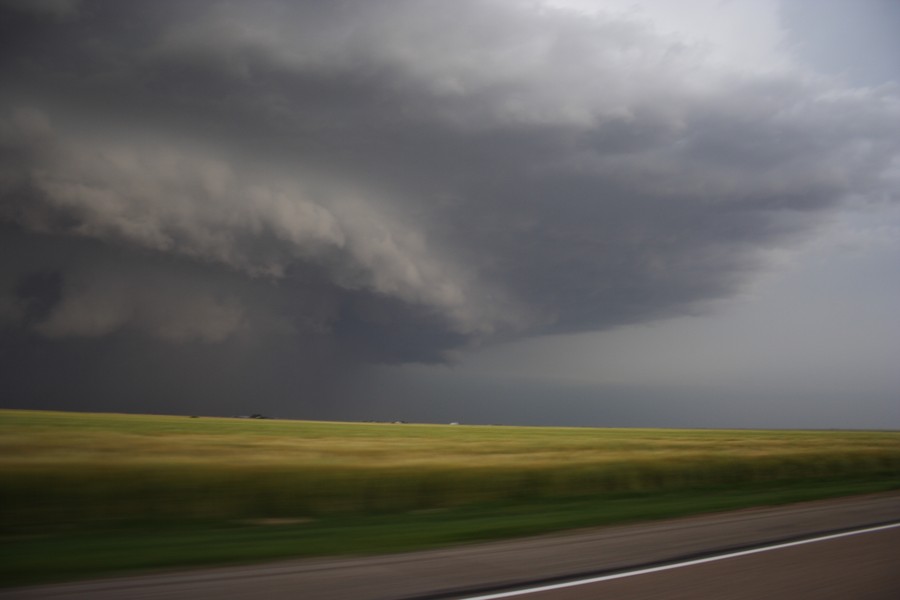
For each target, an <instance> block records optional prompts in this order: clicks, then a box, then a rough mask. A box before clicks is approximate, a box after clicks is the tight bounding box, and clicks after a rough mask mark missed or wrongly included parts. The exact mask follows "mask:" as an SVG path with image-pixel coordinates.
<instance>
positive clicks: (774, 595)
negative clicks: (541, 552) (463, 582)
mask: <svg viewBox="0 0 900 600" xmlns="http://www.w3.org/2000/svg"><path fill="white" fill-rule="evenodd" d="M898 597H900V524H897V525H896V526H895V527H893V528H890V529H883V528H878V529H877V530H874V531H872V530H864V531H862V532H859V533H854V534H848V535H842V536H841V537H837V538H834V537H831V536H829V537H828V538H826V539H821V538H820V539H815V540H813V541H809V542H800V543H799V544H797V545H793V544H791V545H789V546H787V547H784V545H778V546H775V547H770V548H766V547H764V548H757V549H754V550H752V551H750V552H736V553H731V554H726V555H720V556H714V557H708V558H705V559H700V560H691V561H687V562H682V563H674V564H669V565H665V566H659V567H651V568H648V569H641V570H638V571H632V572H625V573H618V574H612V575H607V576H598V577H596V578H594V580H593V581H592V580H587V581H585V580H581V581H577V580H576V581H569V582H565V583H558V584H550V585H544V586H538V587H536V588H526V589H522V590H516V591H511V592H501V593H494V594H486V595H480V596H476V597H468V598H467V599H466V600H500V599H514V598H515V599H520V600H589V599H590V600H595V599H597V598H615V599H616V600H645V599H647V598H666V599H668V600H704V599H710V598H715V599H727V600H751V599H759V598H765V599H766V600H781V599H784V600H795V599H797V598H802V599H803V600H847V599H848V598H853V599H854V600H896V599H897V598H898Z"/></svg>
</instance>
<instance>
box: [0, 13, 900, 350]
mask: <svg viewBox="0 0 900 600" xmlns="http://www.w3.org/2000/svg"><path fill="white" fill-rule="evenodd" d="M2 6H3V13H4V14H3V18H2V21H0V27H2V29H3V30H2V32H0V34H2V35H0V39H3V40H4V41H3V42H2V44H3V52H2V55H3V58H2V59H0V61H2V62H0V68H2V78H3V81H4V86H3V87H4V91H3V92H2V93H0V156H2V165H0V194H2V204H0V218H2V219H3V221H4V222H5V223H6V225H5V226H6V227H7V230H6V231H8V232H12V231H15V235H12V236H9V241H8V242H7V243H6V245H7V248H8V249H9V252H10V253H11V254H10V255H13V254H18V255H21V254H23V253H24V252H26V251H27V252H28V253H29V257H28V258H27V259H22V260H16V259H9V258H7V260H4V261H3V263H4V269H5V272H4V274H3V277H2V278H0V319H2V320H3V322H5V323H7V326H9V327H19V328H22V327H24V328H27V329H28V330H30V331H31V332H33V334H34V335H38V336H44V337H45V338H51V339H53V340H66V339H71V338H86V337H90V338H94V339H96V340H102V339H105V338H106V337H109V336H122V335H126V336H130V335H144V336H147V337H149V338H152V339H157V340H163V341H169V342H179V343H200V344H203V343H206V344H207V345H209V344H213V345H214V344H217V343H224V342H226V341H227V342H228V343H239V342H240V340H245V339H246V338H248V336H257V337H263V338H266V339H278V340H282V341H279V342H278V344H283V343H286V342H284V340H287V339H290V340H295V343H297V344H300V345H306V346H309V347H317V348H323V349H324V350H322V354H323V355H328V356H331V357H334V356H341V357H345V359H347V360H352V361H364V362H397V361H433V360H440V359H441V358H442V357H443V356H444V355H445V353H446V352H447V351H450V350H453V349H455V348H461V347H465V346H466V345H468V344H477V343H484V342H487V341H490V340H495V339H506V338H509V337H517V336H527V335H538V334H542V333H548V332H561V331H587V330H595V329H602V328H608V327H612V326H616V325H620V324H624V323H632V322H640V321H646V320H650V319H656V318H661V317H665V316H671V315H676V314H684V313H689V312H695V311H698V310H702V309H703V307H704V306H705V304H706V303H707V302H709V301H711V300H716V299H719V298H723V297H727V296H728V295H729V294H732V293H734V292H735V291H736V290H738V289H739V287H740V286H741V285H742V284H743V283H744V282H746V281H747V278H748V277H749V276H750V275H751V274H752V273H754V272H756V271H757V270H759V269H760V268H762V267H764V266H765V256H764V251H765V250H767V249H769V248H771V247H773V246H778V245H781V244H788V243H790V242H792V241H793V240H795V239H796V238H798V236H802V235H805V234H806V233H808V232H809V231H810V230H811V228H812V227H814V226H815V224H816V223H817V222H818V220H819V219H821V218H822V217H823V216H825V215H827V213H828V210H829V209H832V208H834V207H835V206H837V205H839V204H840V203H842V202H846V201H850V200H853V199H856V200H860V199H865V198H876V199H883V198H890V197H891V194H896V188H895V187H893V188H892V186H894V184H892V183H891V182H892V181H895V179H893V178H896V176H897V175H896V170H897V163H896V160H897V156H898V152H900V135H898V131H897V126H896V123H898V122H900V104H898V98H897V95H896V94H895V93H894V92H892V91H891V90H889V89H882V90H878V89H867V90H848V89H842V88H840V87H837V84H833V83H831V82H829V81H827V80H824V79H821V78H817V77H815V76H813V75H811V74H808V73H804V72H802V71H801V70H799V69H791V68H778V69H775V68H773V69H766V68H757V67H750V66H748V65H739V64H732V65H729V64H718V63H715V62H714V61H712V60H710V57H709V56H708V54H706V53H705V52H706V51H705V50H704V49H703V48H700V47H694V46H691V45H690V44H687V43H685V42H684V41H682V40H679V39H677V38H674V37H671V38H669V37H664V36H661V35H659V34H656V33H654V31H653V29H652V28H650V27H648V26H647V25H645V24H643V23H641V22H639V21H635V20H629V19H626V18H623V17H616V16H610V15H604V14H599V15H597V16H594V17H590V16H585V15H584V14H577V13H574V12H567V11H566V10H563V9H554V8H550V7H546V6H540V5H537V4H529V3H512V2H454V3H447V2H421V1H417V2H401V1H395V2H358V3H357V2H332V3H317V2H309V3H303V2H254V3H250V2H247V3H225V2H199V1H198V2H145V3H131V2H130V3H122V2H89V1H85V2H80V3H76V2H46V3H39V4H32V3H18V2H4V3H3V4H2ZM892 161H895V162H894V163H893V166H892ZM892 169H893V171H892ZM45 246H46V247H47V248H55V249H56V250H57V251H56V252H55V253H54V252H53V251H51V250H48V249H46V248H45V249H44V250H42V252H43V253H44V254H46V255H47V256H46V259H45V260H42V261H38V260H36V259H34V258H33V257H31V255H33V254H35V252H36V250H35V249H36V248H44V247H45ZM86 248H87V249H86ZM10 255H8V256H10ZM17 335H18V334H17ZM98 343H100V342H98ZM314 353H315V352H314ZM348 357H349V358H348ZM341 360H343V359H341ZM301 362H302V361H301Z"/></svg>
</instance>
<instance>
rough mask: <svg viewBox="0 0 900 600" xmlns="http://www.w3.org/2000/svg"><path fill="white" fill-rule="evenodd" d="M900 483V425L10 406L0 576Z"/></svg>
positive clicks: (333, 546)
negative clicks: (781, 426)
mask: <svg viewBox="0 0 900 600" xmlns="http://www.w3.org/2000/svg"><path fill="white" fill-rule="evenodd" d="M898 488H900V432H890V431H883V432H875V431H868V432H863V431H745V430H659V429H598V428H549V427H548V428H539V427H495V426H450V425H413V424H396V425H395V424H378V423H330V422H308V421H281V420H250V419H223V418H206V417H202V418H188V417H186V416H150V415H119V414H84V413H62V412H43V411H17V410H2V411H0V499H2V532H3V540H2V541H3V546H2V549H3V551H4V552H5V553H7V554H8V556H7V559H8V560H7V561H6V562H7V567H6V568H5V569H2V570H0V582H5V583H6V584H7V585H8V584H10V583H17V582H30V581H38V580H44V579H49V580H54V579H65V578H71V577H78V576H85V575H91V574H96V573H101V572H104V571H106V570H115V569H134V568H145V567H153V566H172V565H180V564H200V563H209V562H218V561H234V560H260V559H264V558H271V557H275V556H288V555H317V554H340V553H359V552H373V551H378V550H381V551H392V550H408V549H413V548H419V547H430V546H434V545H440V544H446V543H454V542H461V541H468V540H474V539H484V538H490V537H503V536H508V535H521V534H530V533H537V532H541V531H548V530H553V529H558V528H565V527H580V526H586V525H592V524H602V523H609V522H617V521H622V520H635V519H641V518H659V517H664V516H669V515H680V514H689V513H692V512H700V511H708V510H721V509H724V508H735V507H740V506H749V505H754V504H765V503H776V502H785V501H794V500H802V499H812V498H816V497H826V496H833V495H840V494H849V493H860V492H866V491H875V490H884V489H898Z"/></svg>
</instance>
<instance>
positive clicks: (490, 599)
mask: <svg viewBox="0 0 900 600" xmlns="http://www.w3.org/2000/svg"><path fill="white" fill-rule="evenodd" d="M897 527H900V523H891V524H889V525H879V526H878V527H867V528H866V529H856V530H854V531H845V532H843V533H832V534H830V535H823V536H821V537H815V538H809V539H806V540H799V541H796V542H783V543H780V544H774V545H772V546H763V547H761V548H753V549H752V550H739V551H737V552H729V553H727V554H718V555H716V556H708V557H706V558H697V559H693V560H687V561H684V562H679V563H672V564H668V565H662V566H658V567H648V568H646V569H636V570H634V571H624V572H622V573H613V574H611V575H599V576H597V577H588V578H587V579H577V580H575V581H566V582H564V583H553V584H549V585H541V586H537V587H533V588H525V589H521V590H514V591H511V592H498V593H496V594H486V595H484V596H467V597H466V598H465V600H494V599H495V598H512V597H513V596H524V595H525V594H535V593H537V592H550V591H553V590H560V589H563V588H569V587H575V586H579V585H588V584H590V583H600V582H601V581H611V580H613V579H622V578H624V577H634V576H635V575H646V574H647V573H658V572H660V571H668V570H670V569H680V568H682V567H690V566H693V565H702V564H704V563H710V562H715V561H717V560H725V559H726V558H735V557H737V556H747V555H748V554H759V553H760V552H769V551H770V550H779V549H781V548H790V547H791V546H802V545H803V544H812V543H814V542H824V541H827V540H835V539H837V538H842V537H849V536H851V535H861V534H863V533H872V532H874V531H883V530H885V529H894V528H897Z"/></svg>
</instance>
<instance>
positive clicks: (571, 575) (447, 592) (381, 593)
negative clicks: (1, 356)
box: [0, 492, 900, 600]
mask: <svg viewBox="0 0 900 600" xmlns="http://www.w3.org/2000/svg"><path fill="white" fill-rule="evenodd" d="M898 522H900V492H895V493H886V494H874V495H868V496H860V497H854V498H846V499H840V500H827V501H818V502H809V503H802V504H795V505H790V506H785V507H776V508H760V509H748V510H741V511H734V512H728V513H719V514H714V515H703V516H697V517H690V518H682V519H675V520H671V521H662V522H654V523H643V524H635V525H626V526H616V527H606V528H599V529H593V530H582V531H577V532H571V533H564V534H557V535H549V536H540V537H535V538H529V539H525V540H511V541H504V542H493V543H489V544H480V545H474V546H460V547H456V548H449V549H443V550H434V551H427V552H416V553H407V554H398V555H391V556H382V557H368V558H343V559H315V560H293V561H281V562H277V563H268V564H265V565H255V566H244V567H230V568H228V567H221V568H215V569H201V570H190V571H180V572H174V573H162V574H158V575H145V576H139V577H128V578H115V579H107V580H97V581H88V582H81V583H72V584H62V585H52V586H41V587H31V588H20V589H13V590H6V591H5V592H0V600H12V599H16V600H19V599H21V600H36V599H41V600H44V599H46V600H57V599H58V600H120V599H125V598H127V599H129V600H159V599H167V600H182V599H183V600H198V599H201V598H216V599H222V600H241V599H245V598H253V599H264V600H288V599H290V600H296V599H301V598H302V599H303V600H398V599H403V600H413V599H415V600H439V599H455V598H474V597H479V596H481V597H482V598H485V597H488V596H490V594H492V593H495V592H502V591H505V590H512V589H516V588H521V587H525V586H527V585H537V586H540V585H547V584H553V583H559V582H564V581H571V580H573V579H578V578H586V577H597V576H601V575H604V574H610V573H617V572H622V571H628V570H633V569H637V568H642V567H647V566H658V565H663V564H669V563H673V562H676V561H681V560H690V559H697V558H700V557H709V556H713V555H720V554H725V553H729V552H736V551H741V550H745V549H748V548H759V547H761V546H765V545H772V544H777V543H784V542H789V541H797V540H801V539H808V538H811V537H816V536H818V535H822V534H826V533H836V532H840V531H847V530H851V529H860V528H864V527H867V526H873V525H881V524H886V523H898ZM898 573H900V538H898V529H896V528H895V529H890V530H884V531H883V532H872V533H867V534H860V535H856V536H849V537H842V538H836V539H834V540H826V541H821V542H816V543H809V544H804V545H798V546H791V547H788V548H783V549H778V550H772V551H768V552H760V553H758V554H753V555H746V556H744V557H734V558H730V559H725V560H720V561H716V562H711V563H704V564H700V565H695V566H692V567H684V568H679V569H671V570H669V571H660V572H654V573H647V574H644V575H639V576H633V577H628V578H623V579H616V580H612V581H607V582H603V583H598V584H592V585H591V586H577V587H571V588H564V589H555V590H552V591H549V592H546V593H533V594H528V595H521V596H517V598H521V599H522V600H538V599H541V600H543V599H546V598H554V599H556V598H602V597H611V598H648V597H649V598H723V599H728V598H751V597H753V598H768V597H770V596H771V597H772V599H773V600H774V599H777V598H782V597H783V598H788V597H790V598H803V599H804V600H806V599H808V598H820V597H821V598H830V597H838V596H827V595H821V596H816V595H813V591H815V593H822V594H827V593H829V592H828V590H830V589H838V590H843V592H844V593H843V595H840V597H841V598H854V599H860V598H872V599H874V598H891V600H895V599H896V598H900V584H898V579H897V576H898ZM595 585H596V586H598V587H595ZM842 585H843V586H844V587H840V586H842ZM631 586H647V587H643V588H642V587H631ZM754 586H755V587H754ZM848 589H849V590H851V592H847V590H848ZM772 590H775V591H777V592H778V593H780V594H781V595H780V596H779V595H778V593H776V592H775V591H772ZM607 594H609V596H607ZM628 594H631V595H628ZM678 594H681V595H678ZM741 594H743V595H741ZM748 594H749V595H748Z"/></svg>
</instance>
